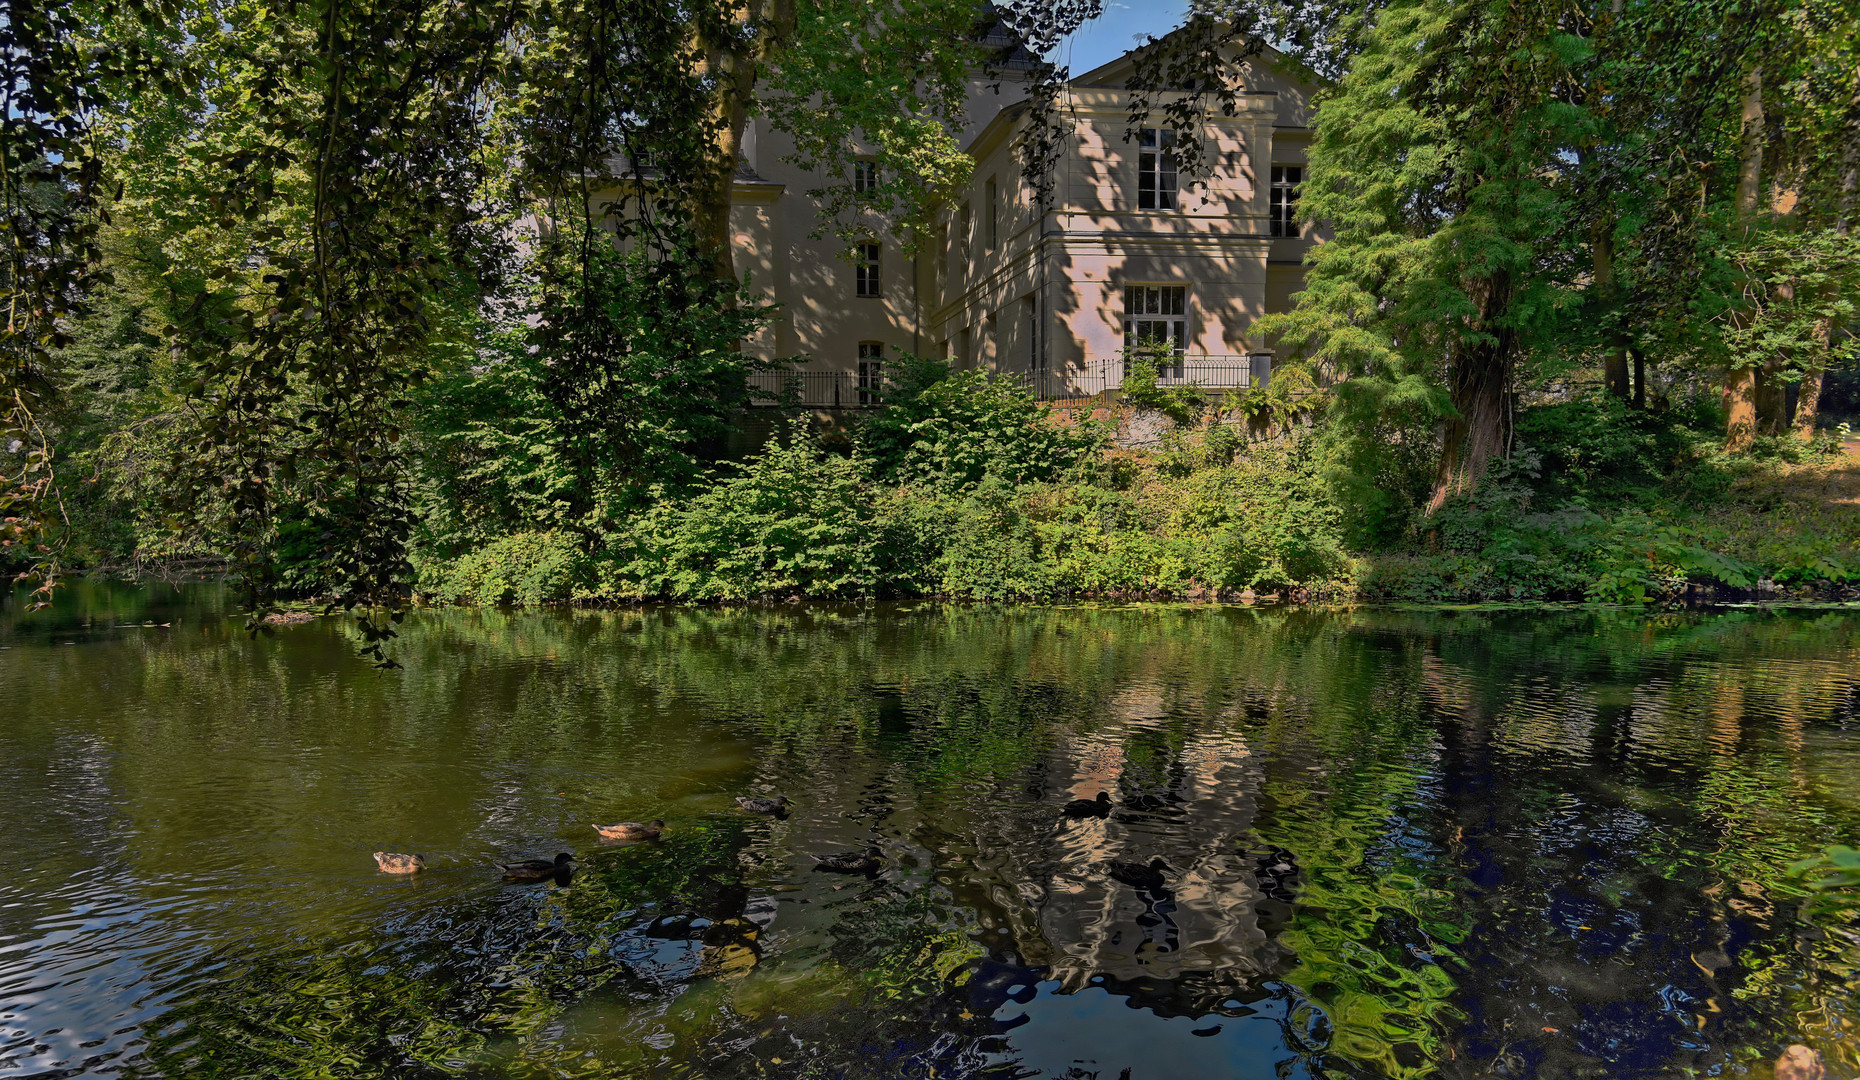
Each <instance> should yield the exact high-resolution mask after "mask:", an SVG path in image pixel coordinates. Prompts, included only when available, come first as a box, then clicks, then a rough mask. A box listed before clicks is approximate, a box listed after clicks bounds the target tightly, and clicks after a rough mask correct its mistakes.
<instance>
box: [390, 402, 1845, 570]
mask: <svg viewBox="0 0 1860 1080" xmlns="http://www.w3.org/2000/svg"><path fill="white" fill-rule="evenodd" d="M1221 419H1222V418H1220V417H1219V416H1218V415H1216V414H1213V413H1208V414H1204V415H1203V416H1202V417H1201V418H1200V420H1199V421H1198V422H1195V423H1192V424H1190V425H1188V426H1185V427H1183V428H1180V429H1178V431H1177V432H1176V433H1174V434H1172V435H1171V436H1170V437H1169V438H1167V439H1166V440H1165V443H1164V445H1163V446H1162V447H1161V448H1160V449H1158V450H1156V451H1152V452H1133V451H1127V450H1115V449H1112V448H1111V447H1110V443H1109V441H1108V432H1107V431H1105V430H1103V429H1102V428H1100V427H1096V426H1094V425H1092V424H1089V423H1087V424H1084V425H1078V426H1063V425H1058V424H1055V423H1053V422H1052V418H1051V417H1049V416H1048V415H1047V413H1046V411H1045V410H1044V408H1043V407H1041V406H1039V405H1037V404H1036V403H1034V402H1033V401H1032V400H1031V399H1029V398H1028V397H1026V396H1025V395H1024V394H1022V393H1020V392H1019V391H1017V390H1015V389H1013V388H1012V387H1011V386H1009V385H1008V384H1006V383H1004V382H1001V381H997V380H992V379H990V378H988V377H986V376H984V375H980V374H966V375H957V376H947V373H946V372H943V371H940V370H938V369H936V368H935V367H934V366H925V367H920V368H916V369H913V370H912V371H911V372H910V373H909V374H907V376H906V377H905V378H904V379H902V380H901V382H900V385H898V386H897V387H895V388H894V390H893V391H892V393H891V394H890V395H889V397H888V404H887V407H886V408H884V409H882V410H879V411H878V412H876V413H875V414H873V415H872V416H871V417H869V418H868V419H866V420H865V421H863V423H862V424H860V426H858V427H857V428H856V429H855V430H854V431H853V432H852V434H851V438H850V446H848V447H839V448H834V449H829V448H827V447H825V446H823V445H822V444H821V441H820V440H819V439H818V438H817V437H816V436H815V435H814V433H813V432H812V431H811V430H809V429H807V428H805V427H802V426H796V427H794V428H792V429H791V430H789V431H787V432H785V433H784V434H782V435H781V436H780V437H778V438H776V439H775V440H773V441H772V442H770V443H769V444H768V445H767V446H766V447H764V448H763V449H762V450H761V451H760V452H759V453H757V454H755V455H753V456H751V457H750V458H748V459H747V460H745V461H742V462H740V463H737V464H731V465H719V466H717V467H716V469H715V471H714V473H713V474H712V475H711V476H710V477H709V478H708V480H707V481H706V482H704V483H700V484H697V485H695V486H688V487H685V488H682V489H679V490H671V489H659V490H656V491H655V492H653V497H652V498H651V499H649V500H646V501H644V502H643V503H642V504H641V505H640V506H639V508H638V509H637V510H636V512H634V513H632V514H630V515H628V516H627V517H626V519H625V520H624V521H623V522H621V523H620V524H619V525H617V526H616V527H613V528H611V529H608V530H605V531H603V532H602V533H600V534H599V535H589V534H588V533H587V532H586V531H585V530H584V531H577V530H575V529H572V528H555V529H552V530H549V531H516V532H510V533H507V534H504V535H501V536H498V537H495V538H491V539H490V540H488V542H482V543H476V544H470V545H463V546H464V547H465V548H466V550H463V551H462V553H458V554H452V553H449V552H447V551H446V550H445V549H444V548H443V547H442V546H439V545H435V546H433V547H431V548H429V550H428V551H427V552H426V554H425V556H424V558H423V559H422V560H421V561H420V581H421V590H422V592H423V593H424V594H425V595H426V596H428V597H429V598H431V599H435V600H441V601H458V602H467V603H477V604H497V603H511V602H515V603H523V604H536V603H547V602H562V601H571V602H601V601H638V600H688V601H754V600H769V599H787V598H791V597H806V598H822V599H867V598H886V597H914V596H942V597H949V598H952V599H960V600H975V601H1007V600H1047V599H1056V598H1063V597H1135V596H1193V597H1202V596H1222V595H1234V594H1237V593H1243V592H1244V591H1247V590H1251V591H1252V592H1254V593H1256V594H1266V593H1276V594H1286V595H1291V596H1294V597H1298V598H1335V599H1346V598H1353V599H1360V600H1366V601H1384V602H1394V601H1486V600H1597V601H1608V602H1624V601H1652V600H1660V599H1668V598H1674V597H1678V596H1681V595H1683V594H1685V593H1687V592H1688V591H1689V590H1693V591H1695V590H1697V589H1699V588H1706V589H1711V590H1749V591H1753V592H1757V593H1759V594H1761V593H1767V592H1771V591H1773V590H1778V589H1796V590H1811V591H1817V592H1819V593H1820V594H1823V595H1843V594H1844V593H1845V592H1846V591H1851V587H1852V586H1860V458H1856V457H1855V456H1852V455H1846V456H1843V454H1842V453H1841V449H1840V445H1839V442H1838V440H1836V439H1823V440H1822V441H1821V442H1820V443H1819V444H1817V445H1806V446H1805V445H1803V444H1801V443H1798V442H1795V441H1792V440H1776V441H1774V442H1772V443H1768V444H1764V445H1762V446H1759V448H1758V450H1757V452H1756V453H1752V454H1743V455H1736V456H1727V455H1724V454H1722V453H1721V452H1719V451H1718V450H1717V445H1718V442H1719V440H1720V438H1721V436H1720V435H1719V434H1718V433H1719V432H1720V431H1721V430H1722V417H1720V416H1718V415H1716V414H1715V411H1714V403H1712V402H1710V401H1709V400H1697V401H1691V402H1683V401H1682V402H1676V403H1672V404H1670V405H1669V406H1668V407H1666V408H1663V409H1660V410H1649V411H1637V410H1632V409H1629V408H1627V407H1626V406H1624V405H1622V404H1620V403H1619V402H1616V401H1613V400H1610V399H1606V398H1578V399H1575V400H1570V401H1565V402H1562V403H1557V404H1551V405H1543V406H1538V407H1535V408H1531V409H1527V410H1525V411H1524V412H1523V413H1522V414H1521V415H1520V417H1519V419H1518V422H1517V428H1516V438H1515V441H1514V444H1513V447H1512V452H1511V454H1510V456H1509V458H1508V459H1507V460H1505V461H1504V462H1502V463H1501V464H1500V465H1499V466H1498V467H1496V468H1494V469H1493V470H1492V471H1491V473H1490V474H1489V475H1488V476H1487V477H1486V479H1485V480H1484V482H1483V483H1482V484H1481V486H1480V487H1479V488H1478V489H1477V490H1476V491H1475V492H1473V493H1472V494H1471V495H1469V496H1465V497H1462V498H1459V499H1456V500H1454V501H1451V502H1449V503H1448V504H1447V505H1445V506H1444V507H1443V508H1441V509H1440V510H1439V511H1437V512H1435V513H1434V514H1431V515H1427V514H1424V513H1422V511H1421V509H1420V507H1421V505H1422V501H1423V499H1424V496H1425V493H1426V490H1427V487H1428V483H1429V481H1430V480H1431V476H1430V475H1429V474H1428V472H1427V466H1428V463H1429V461H1430V460H1431V454H1430V453H1428V452H1427V450H1428V447H1427V445H1426V441H1425V433H1424V432H1418V431H1417V432H1413V433H1407V436H1406V438H1405V439H1404V438H1402V437H1396V438H1392V439H1386V440H1384V441H1383V443H1382V445H1383V447H1384V448H1385V449H1384V451H1383V453H1382V456H1381V457H1380V458H1379V459H1378V460H1377V461H1375V462H1374V463H1372V465H1371V466H1370V469H1369V471H1370V473H1371V474H1372V475H1370V476H1369V477H1367V478H1365V476H1364V471H1365V469H1364V465H1363V463H1362V462H1361V461H1360V460H1352V459H1351V458H1350V455H1351V454H1352V452H1353V451H1352V448H1351V446H1350V445H1349V444H1348V443H1347V442H1346V441H1345V440H1343V439H1341V438H1334V437H1332V434H1331V433H1330V432H1329V431H1328V430H1327V429H1326V428H1325V426H1324V425H1323V423H1322V422H1321V421H1320V422H1318V423H1317V424H1315V425H1312V426H1309V427H1305V426H1298V425H1289V426H1287V428H1285V429H1283V430H1279V431H1277V433H1276V434H1274V435H1273V436H1272V437H1269V438H1265V439H1261V438H1258V437H1257V431H1258V430H1259V428H1258V425H1257V424H1254V425H1252V428H1251V430H1252V431H1253V432H1255V436H1254V437H1251V438H1249V437H1247V436H1245V435H1243V434H1242V432H1245V431H1247V430H1249V429H1248V427H1247V426H1246V425H1245V423H1244V422H1243V423H1238V424H1230V423H1223V422H1221ZM1240 419H1242V420H1243V421H1244V419H1245V418H1244V417H1242V418H1240ZM1253 419H1255V420H1256V419H1257V418H1253ZM1403 446H1408V447H1411V448H1413V451H1412V452H1411V453H1403V452H1402V449H1401V448H1402V447H1403ZM1365 483H1368V484H1370V485H1372V486H1373V487H1374V489H1375V491H1376V493H1377V496H1378V497H1377V498H1375V499H1372V500H1365V499H1362V498H1361V497H1360V496H1353V494H1352V492H1353V489H1360V488H1361V487H1362V486H1363V485H1364V484H1365ZM459 546H460V545H454V547H455V548H456V547H459Z"/></svg>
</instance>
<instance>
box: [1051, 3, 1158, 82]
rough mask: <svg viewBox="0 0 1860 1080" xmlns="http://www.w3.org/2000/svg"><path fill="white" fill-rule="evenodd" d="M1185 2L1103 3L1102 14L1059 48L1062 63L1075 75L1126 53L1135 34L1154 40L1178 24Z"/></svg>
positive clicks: (1133, 41)
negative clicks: (1153, 37) (1154, 37)
mask: <svg viewBox="0 0 1860 1080" xmlns="http://www.w3.org/2000/svg"><path fill="white" fill-rule="evenodd" d="M1187 11H1188V0H1105V5H1104V14H1103V15H1102V16H1100V17H1099V18H1096V19H1093V20H1092V21H1091V22H1089V23H1086V24H1085V25H1084V26H1083V27H1082V28H1080V30H1079V32H1078V33H1076V34H1074V35H1072V37H1071V39H1070V40H1068V41H1067V42H1066V44H1065V45H1062V46H1060V49H1061V55H1060V56H1059V57H1057V59H1058V60H1060V61H1061V62H1062V63H1065V64H1067V65H1068V66H1069V67H1071V68H1072V74H1074V75H1078V74H1080V73H1082V72H1086V71H1090V70H1091V69H1092V68H1095V67H1097V66H1098V65H1100V64H1103V63H1106V62H1108V61H1110V60H1111V59H1113V58H1115V57H1117V56H1119V55H1121V54H1122V53H1124V52H1126V51H1128V50H1129V49H1130V47H1131V46H1132V45H1135V44H1136V40H1135V36H1136V35H1138V34H1154V35H1156V36H1157V37H1161V36H1162V35H1164V34H1166V33H1168V32H1169V31H1171V30H1173V29H1175V28H1176V27H1177V26H1180V25H1181V24H1182V16H1183V15H1184V14H1185V13H1187Z"/></svg>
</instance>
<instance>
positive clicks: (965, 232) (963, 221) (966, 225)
mask: <svg viewBox="0 0 1860 1080" xmlns="http://www.w3.org/2000/svg"><path fill="white" fill-rule="evenodd" d="M956 229H957V233H956V243H958V244H960V245H962V260H963V261H964V262H967V261H968V260H969V245H970V244H972V243H974V237H975V231H974V230H975V217H974V215H972V214H970V213H969V204H968V203H963V204H962V212H961V214H960V215H958V217H957V221H956Z"/></svg>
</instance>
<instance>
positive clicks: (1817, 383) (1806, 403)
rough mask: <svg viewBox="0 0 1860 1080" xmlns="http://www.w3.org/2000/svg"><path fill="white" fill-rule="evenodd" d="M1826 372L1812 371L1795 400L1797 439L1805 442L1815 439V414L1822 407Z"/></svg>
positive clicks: (1803, 382)
mask: <svg viewBox="0 0 1860 1080" xmlns="http://www.w3.org/2000/svg"><path fill="white" fill-rule="evenodd" d="M1825 378H1827V372H1825V371H1812V372H1810V373H1808V374H1807V375H1805V376H1803V378H1802V392H1801V394H1800V396H1798V397H1797V398H1796V399H1795V437H1796V438H1798V439H1801V440H1802V441H1803V442H1807V441H1808V440H1810V439H1812V438H1814V437H1815V413H1816V411H1817V410H1818V409H1820V407H1821V382H1822V380H1823V379H1825Z"/></svg>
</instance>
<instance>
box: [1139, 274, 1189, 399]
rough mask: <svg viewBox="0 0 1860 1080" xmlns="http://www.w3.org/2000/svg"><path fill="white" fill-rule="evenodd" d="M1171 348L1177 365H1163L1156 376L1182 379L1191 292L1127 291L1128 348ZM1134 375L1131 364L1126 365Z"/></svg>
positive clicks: (1175, 288)
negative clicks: (1146, 346) (1189, 294)
mask: <svg viewBox="0 0 1860 1080" xmlns="http://www.w3.org/2000/svg"><path fill="white" fill-rule="evenodd" d="M1145 345H1148V346H1152V347H1154V346H1163V347H1167V348H1168V349H1169V350H1170V351H1171V352H1173V353H1174V354H1175V363H1173V364H1170V363H1167V362H1166V361H1165V362H1162V363H1159V364H1158V365H1157V368H1156V374H1158V375H1162V376H1165V377H1170V378H1177V379H1180V378H1182V377H1183V374H1184V364H1183V360H1182V357H1183V354H1184V353H1185V352H1186V351H1187V350H1188V289H1187V288H1186V287H1185V286H1182V285H1131V286H1129V287H1127V288H1126V289H1125V290H1124V348H1125V349H1137V348H1141V347H1143V346H1145ZM1124 373H1125V374H1126V375H1128V374H1129V373H1130V361H1129V359H1128V357H1126V359H1125V361H1124Z"/></svg>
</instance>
